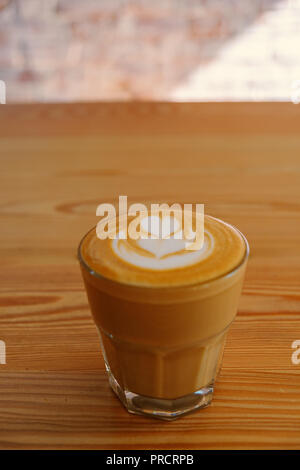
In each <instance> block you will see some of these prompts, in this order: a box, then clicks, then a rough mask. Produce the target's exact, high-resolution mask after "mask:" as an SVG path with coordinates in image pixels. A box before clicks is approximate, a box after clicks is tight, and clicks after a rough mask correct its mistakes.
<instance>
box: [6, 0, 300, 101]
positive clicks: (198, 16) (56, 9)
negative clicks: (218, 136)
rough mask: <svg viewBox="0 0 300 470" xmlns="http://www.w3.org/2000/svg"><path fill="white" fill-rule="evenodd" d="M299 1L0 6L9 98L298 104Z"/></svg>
mask: <svg viewBox="0 0 300 470" xmlns="http://www.w3.org/2000/svg"><path fill="white" fill-rule="evenodd" d="M299 51H300V0H247V1H246V0H244V1H241V0H84V1H83V0H0V81H2V85H3V83H5V85H6V102H7V103H9V102H11V103H13V102H61V101H67V102H71V101H97V100H101V101H103V100H110V101H111V100H199V101H226V100H228V101H239V100H241V101H244V100H246V101H253V100H257V101H260V100H266V101H270V100H272V101H275V100H276V101H282V100H284V101H285V100H288V101H289V100H291V99H292V101H294V102H298V101H297V100H298V96H297V93H298V91H297V90H298V89H300V61H299V54H300V52H299Z"/></svg>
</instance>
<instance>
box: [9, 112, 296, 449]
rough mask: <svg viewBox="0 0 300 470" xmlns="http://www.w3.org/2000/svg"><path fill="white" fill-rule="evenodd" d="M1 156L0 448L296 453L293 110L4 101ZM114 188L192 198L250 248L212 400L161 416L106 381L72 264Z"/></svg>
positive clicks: (137, 196) (135, 194)
mask: <svg viewBox="0 0 300 470" xmlns="http://www.w3.org/2000/svg"><path fill="white" fill-rule="evenodd" d="M0 153H1V175H0V178H1V205H0V211H1V222H2V223H1V232H0V240H1V243H0V249H1V261H2V269H1V274H0V276H1V297H0V306H1V313H0V340H2V341H5V343H6V364H0V447H1V448H5V449H15V448H76V449H80V448H99V449H228V448H230V449H249V448H251V449H261V448H266V449H284V448H286V449H296V448H297V449H299V448H300V364H298V365H297V364H293V363H292V360H291V357H292V353H293V351H294V350H293V349H292V343H293V342H294V341H295V340H300V318H299V311H300V291H299V289H300V243H299V234H300V221H299V214H300V212H299V209H300V107H298V106H296V105H292V104H289V103H270V104H268V103H264V104H263V103H261V104H258V103H252V104H251V103H248V104H247V103H235V104H232V103H231V104H230V103H228V104H224V103H219V104H218V103H216V104H191V103H190V104H183V103H182V104H175V103H173V104H165V103H156V104H150V103H127V104H119V103H114V104H109V103H106V104H63V105H60V104H59V105H56V104H54V105H27V106H22V105H2V106H0ZM119 195H128V197H129V201H130V202H133V201H134V202H138V201H140V200H142V199H144V198H153V199H161V200H173V201H185V202H194V203H195V202H201V203H205V210H206V212H207V213H210V214H212V215H215V216H217V217H221V218H224V219H225V220H227V221H229V222H231V223H233V224H235V225H237V226H238V227H239V228H240V229H241V230H242V232H244V233H245V234H246V235H247V237H248V240H249V242H250V246H251V256H250V260H249V267H248V273H247V278H246V281H245V286H244V290H243V296H242V299H241V302H240V309H239V314H238V316H237V319H236V321H235V323H234V325H233V326H232V328H231V331H230V333H229V337H228V341H227V346H226V350H225V355H224V363H223V369H222V373H221V375H220V377H219V380H218V382H217V384H216V391H215V398H214V401H213V403H212V404H211V406H209V407H208V408H206V409H204V410H200V411H198V412H196V413H193V414H191V415H188V416H185V417H183V418H181V419H179V420H178V421H175V422H172V423H168V422H161V421H157V420H152V419H149V418H144V417H139V416H133V415H129V414H128V413H127V412H126V411H125V409H123V408H122V406H121V404H120V402H119V401H118V399H117V398H116V397H115V396H114V395H113V393H112V392H111V391H110V389H109V386H108V383H107V378H106V376H105V372H104V364H103V359H102V356H101V354H100V349H99V344H98V336H97V332H96V328H95V327H94V325H93V322H92V319H91V315H90V311H89V307H88V304H87V299H86V295H85V292H84V289H83V284H82V279H81V276H80V272H79V267H78V263H77V259H76V248H77V244H78V242H79V240H80V238H81V237H82V235H83V234H84V233H85V232H86V231H87V230H88V229H89V228H90V227H92V226H93V225H95V224H96V222H97V218H96V216H95V209H96V206H97V205H98V204H100V203H101V202H111V201H116V200H117V198H118V196H119ZM299 357H300V355H299Z"/></svg>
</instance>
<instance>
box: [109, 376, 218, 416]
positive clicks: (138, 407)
mask: <svg viewBox="0 0 300 470" xmlns="http://www.w3.org/2000/svg"><path fill="white" fill-rule="evenodd" d="M107 372H108V377H109V383H110V386H111V388H112V389H113V391H114V392H115V394H116V395H117V397H118V398H119V399H120V401H121V402H122V404H123V405H124V406H125V408H126V409H127V411H128V412H129V413H133V414H138V415H144V416H152V417H153V418H159V419H163V420H166V421H173V420H175V419H177V418H179V417H180V416H183V415H185V414H187V413H190V412H191V411H194V410H197V409H200V408H204V407H206V406H207V405H209V404H210V402H211V400H212V397H213V391H214V387H213V383H212V384H209V385H207V386H206V387H203V388H201V389H199V390H196V391H195V392H193V393H190V394H189V395H185V396H183V397H180V398H174V399H163V398H153V397H146V396H143V395H139V394H137V393H133V392H130V391H129V390H123V389H122V388H121V387H120V385H119V383H118V382H117V380H116V379H115V377H114V376H113V374H112V373H111V371H110V370H108V371H107Z"/></svg>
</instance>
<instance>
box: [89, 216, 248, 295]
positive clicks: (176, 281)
mask: <svg viewBox="0 0 300 470" xmlns="http://www.w3.org/2000/svg"><path fill="white" fill-rule="evenodd" d="M148 222H149V218H148V220H145V221H143V222H142V224H141V225H142V227H143V228H144V230H145V231H147V230H148V229H147V227H148V226H149V225H148V224H147V223H148ZM153 222H155V220H154V221H153V220H152V225H151V227H152V231H151V235H153V237H154V238H153V237H152V238H148V239H144V238H140V239H138V240H133V239H130V238H127V239H123V238H122V234H121V232H117V238H116V239H105V240H100V239H99V238H98V237H97V234H96V229H93V230H91V231H90V232H89V233H88V234H87V235H86V236H85V238H84V239H83V241H82V244H81V247H80V251H81V257H82V259H83V261H84V262H85V263H86V264H87V266H88V267H89V268H90V270H92V271H93V272H94V273H96V274H98V275H100V276H103V277H105V278H108V279H111V280H114V281H117V282H120V283H122V284H128V285H135V286H143V287H172V286H183V285H191V284H198V283H205V282H207V281H210V280H213V279H216V278H218V277H220V276H223V275H225V274H227V273H230V272H231V271H232V270H234V269H235V268H236V267H237V266H238V265H239V264H240V263H241V262H242V260H243V259H244V257H245V254H246V243H245V241H244V239H243V237H242V235H241V234H240V232H239V231H238V230H236V229H235V228H234V227H232V226H230V225H229V224H226V223H225V222H223V221H221V220H219V219H215V218H213V217H210V216H208V215H205V216H204V243H203V246H202V248H201V249H198V250H193V251H192V250H188V249H187V248H186V241H185V240H182V239H178V238H175V236H174V234H175V233H176V230H177V225H178V224H177V221H176V215H175V217H174V219H173V220H172V224H171V227H172V229H171V231H170V233H167V232H165V233H164V226H163V223H162V225H160V229H162V231H161V232H160V234H159V235H160V238H159V237H158V232H157V231H155V224H154V223H153ZM162 222H164V221H162ZM168 222H169V221H168ZM128 223H130V219H129V220H128ZM169 226H170V225H169ZM153 227H154V228H153ZM161 235H162V237H161ZM168 236H170V238H168Z"/></svg>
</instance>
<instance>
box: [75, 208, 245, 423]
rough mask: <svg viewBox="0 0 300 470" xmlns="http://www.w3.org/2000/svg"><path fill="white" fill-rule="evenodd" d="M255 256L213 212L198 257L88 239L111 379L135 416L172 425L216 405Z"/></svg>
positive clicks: (181, 246)
mask: <svg viewBox="0 0 300 470" xmlns="http://www.w3.org/2000/svg"><path fill="white" fill-rule="evenodd" d="M175 216H176V214H175ZM175 218H176V217H175ZM248 254H249V247H248V243H247V240H246V238H245V237H244V236H243V235H242V234H241V233H240V232H239V231H238V230H237V229H236V228H234V227H233V226H231V225H229V224H227V223H225V222H223V221H221V220H219V219H216V218H214V217H211V216H208V215H205V216H204V243H203V246H202V248H201V249H200V250H195V251H190V250H187V249H186V245H185V241H184V240H179V239H174V238H172V237H171V238H165V239H151V238H149V239H138V240H132V239H129V238H128V239H122V238H120V237H117V238H116V239H109V238H107V239H105V240H100V239H99V238H98V237H97V234H96V229H95V228H94V229H92V230H91V231H90V232H88V233H87V234H86V235H85V237H84V238H83V240H82V241H81V243H80V246H79V251H78V255H79V260H80V265H81V270H82V275H83V279H84V283H85V287H86V291H87V295H88V300H89V303H90V307H91V311H92V314H93V317H94V320H95V323H96V326H97V328H98V331H99V334H100V342H101V347H102V352H103V356H104V360H105V365H106V370H107V372H108V377H109V382H110V384H111V387H112V389H113V390H114V391H115V392H116V394H117V395H118V397H119V398H120V400H121V401H122V403H123V404H124V405H125V407H126V408H127V410H128V411H130V412H132V413H138V414H146V415H152V416H154V417H160V418H162V419H168V420H171V419H174V418H177V417H178V416H181V415H182V414H185V413H187V412H189V411H192V410H195V409H197V408H201V407H204V406H206V405H208V404H209V403H210V401H211V399H212V396H213V390H214V383H215V379H216V376H217V373H218V371H219V368H220V365H221V360H222V353H223V349H224V344H225V339H226V334H227V332H228V328H229V326H230V325H231V323H232V321H233V320H234V317H235V315H236V312H237V308H238V301H239V297H240V293H241V289H242V283H243V278H244V274H245V269H246V264H247V259H248Z"/></svg>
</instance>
